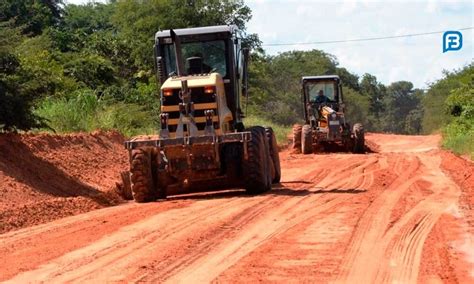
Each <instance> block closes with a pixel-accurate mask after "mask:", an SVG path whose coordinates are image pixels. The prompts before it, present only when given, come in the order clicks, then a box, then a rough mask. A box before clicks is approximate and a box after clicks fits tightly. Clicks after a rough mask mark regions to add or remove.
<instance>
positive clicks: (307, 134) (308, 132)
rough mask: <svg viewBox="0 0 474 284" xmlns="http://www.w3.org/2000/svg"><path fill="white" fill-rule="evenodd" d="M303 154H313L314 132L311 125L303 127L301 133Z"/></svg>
mask: <svg viewBox="0 0 474 284" xmlns="http://www.w3.org/2000/svg"><path fill="white" fill-rule="evenodd" d="M301 152H302V153H303V154H311V153H312V152H313V131H312V129H311V125H309V124H305V125H303V129H302V132H301Z"/></svg>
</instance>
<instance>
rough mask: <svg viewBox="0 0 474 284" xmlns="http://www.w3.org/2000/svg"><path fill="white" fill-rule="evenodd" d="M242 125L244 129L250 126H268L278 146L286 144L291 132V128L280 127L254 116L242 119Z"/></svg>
mask: <svg viewBox="0 0 474 284" xmlns="http://www.w3.org/2000/svg"><path fill="white" fill-rule="evenodd" d="M244 124H245V126H246V127H250V126H256V125H260V126H269V127H271V128H272V129H273V131H274V132H275V136H276V139H277V142H278V145H286V144H287V143H288V138H287V136H288V134H289V133H290V131H291V126H288V125H281V124H278V123H275V122H271V121H270V120H268V119H264V118H261V117H258V116H255V115H249V116H247V117H246V118H245V119H244Z"/></svg>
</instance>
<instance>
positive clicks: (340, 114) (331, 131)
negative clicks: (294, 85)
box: [293, 75, 365, 154]
mask: <svg viewBox="0 0 474 284" xmlns="http://www.w3.org/2000/svg"><path fill="white" fill-rule="evenodd" d="M301 99H302V104H303V106H304V119H305V124H304V125H294V126H293V148H294V149H296V150H298V151H299V150H301V152H302V153H303V154H310V153H317V152H326V151H329V150H331V149H335V148H336V149H341V148H342V149H344V150H345V151H352V152H354V153H364V151H365V145H364V144H365V141H364V128H363V126H362V124H361V123H356V124H354V125H353V127H352V128H351V126H350V124H349V122H348V121H347V120H346V117H345V115H344V112H345V107H346V106H345V104H344V97H343V93H342V84H341V80H340V78H339V76H337V75H325V76H305V77H303V78H302V79H301Z"/></svg>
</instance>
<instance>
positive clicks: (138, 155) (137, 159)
mask: <svg viewBox="0 0 474 284" xmlns="http://www.w3.org/2000/svg"><path fill="white" fill-rule="evenodd" d="M151 152H152V151H151V150H150V149H146V148H138V149H134V150H132V160H131V163H130V179H131V182H132V195H133V199H134V200H135V201H136V202H140V203H141V202H148V201H153V200H154V199H155V194H154V182H153V170H152V166H151V165H152V163H151V160H152V157H151V154H152V153H151Z"/></svg>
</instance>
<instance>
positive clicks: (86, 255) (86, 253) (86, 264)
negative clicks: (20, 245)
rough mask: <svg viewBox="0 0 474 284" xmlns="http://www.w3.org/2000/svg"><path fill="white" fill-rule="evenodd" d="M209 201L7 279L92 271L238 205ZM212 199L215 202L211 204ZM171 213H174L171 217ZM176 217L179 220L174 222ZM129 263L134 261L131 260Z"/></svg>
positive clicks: (58, 277) (66, 277)
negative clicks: (191, 212)
mask: <svg viewBox="0 0 474 284" xmlns="http://www.w3.org/2000/svg"><path fill="white" fill-rule="evenodd" d="M210 203H211V205H213V206H207V205H205V204H196V205H194V206H193V209H194V210H193V213H194V214H192V217H191V218H189V217H187V216H186V215H188V214H189V212H188V210H187V209H188V208H185V209H173V210H169V211H166V212H163V213H161V214H158V215H155V216H152V217H149V218H147V219H145V220H143V221H140V222H137V223H134V224H132V225H129V226H125V227H123V228H122V229H120V230H119V231H118V232H115V233H114V234H112V235H109V236H106V237H104V238H102V239H101V240H99V241H98V242H96V243H93V244H91V245H89V246H86V247H83V248H81V249H78V250H75V251H72V252H70V253H67V254H65V255H64V256H62V257H60V258H58V259H55V260H53V261H51V262H49V263H47V264H46V265H43V266H41V267H39V268H38V269H36V270H32V271H28V272H25V273H22V274H19V275H17V276H16V277H15V278H13V279H10V281H11V282H12V283H13V282H17V281H19V282H25V281H27V280H28V279H35V280H38V281H56V282H68V281H71V279H75V278H76V277H78V276H80V275H84V274H88V273H93V272H96V271H97V270H100V269H101V268H103V267H107V266H110V265H112V266H113V265H114V263H116V262H118V261H120V260H124V259H125V258H126V257H130V258H135V257H138V256H139V255H140V251H143V250H146V248H147V247H148V244H150V243H153V242H157V240H158V239H159V238H162V239H166V238H170V237H173V236H174V235H175V234H177V233H178V232H179V231H180V230H183V229H186V228H189V227H190V226H199V224H200V223H199V222H200V221H201V222H202V220H206V218H209V217H210V216H214V215H215V214H217V213H222V212H224V211H225V210H224V209H225V208H226V207H228V209H230V210H227V212H228V214H232V213H234V212H235V211H236V210H237V208H238V206H234V205H237V203H239V199H238V198H232V199H231V200H228V201H227V202H226V203H221V204H219V200H211V201H210ZM212 203H218V204H216V205H214V204H212ZM208 205H209V204H208ZM173 215H175V217H174V218H173ZM176 216H179V217H182V218H178V217H176ZM179 219H180V220H179ZM175 220H178V221H176V222H175ZM158 224H160V225H161V226H160V227H159V228H157V225H158ZM130 263H133V261H131V262H130Z"/></svg>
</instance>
